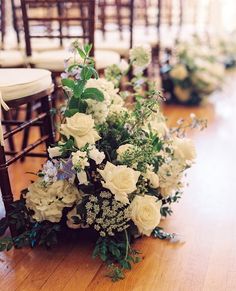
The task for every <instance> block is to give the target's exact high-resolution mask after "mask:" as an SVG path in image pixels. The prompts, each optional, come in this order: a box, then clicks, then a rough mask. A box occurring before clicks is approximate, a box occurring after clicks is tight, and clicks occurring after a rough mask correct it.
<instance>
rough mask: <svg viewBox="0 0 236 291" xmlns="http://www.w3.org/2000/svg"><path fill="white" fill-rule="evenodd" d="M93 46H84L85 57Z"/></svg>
mask: <svg viewBox="0 0 236 291" xmlns="http://www.w3.org/2000/svg"><path fill="white" fill-rule="evenodd" d="M92 47H93V45H92V44H85V45H84V51H85V52H86V54H87V55H89V53H90V51H91V49H92Z"/></svg>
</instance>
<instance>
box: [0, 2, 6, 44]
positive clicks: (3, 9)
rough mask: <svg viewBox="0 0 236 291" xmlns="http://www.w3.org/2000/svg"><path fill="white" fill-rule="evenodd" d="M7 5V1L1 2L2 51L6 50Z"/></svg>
mask: <svg viewBox="0 0 236 291" xmlns="http://www.w3.org/2000/svg"><path fill="white" fill-rule="evenodd" d="M5 11H6V5H5V0H0V32H1V46H0V49H3V48H4V40H5V34H6V21H5V20H6V19H5V17H6V14H5Z"/></svg>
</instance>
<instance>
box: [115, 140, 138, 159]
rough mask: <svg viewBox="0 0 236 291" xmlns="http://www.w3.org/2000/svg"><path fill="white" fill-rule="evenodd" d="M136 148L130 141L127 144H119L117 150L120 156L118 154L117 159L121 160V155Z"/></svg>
mask: <svg viewBox="0 0 236 291" xmlns="http://www.w3.org/2000/svg"><path fill="white" fill-rule="evenodd" d="M134 148H135V146H134V145H132V144H129V143H127V144H123V145H121V146H119V147H118V149H117V150H116V152H117V155H118V156H117V159H118V160H120V157H121V156H122V155H123V154H124V153H125V152H127V151H129V150H132V149H134Z"/></svg>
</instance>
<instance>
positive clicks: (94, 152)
mask: <svg viewBox="0 0 236 291" xmlns="http://www.w3.org/2000/svg"><path fill="white" fill-rule="evenodd" d="M89 157H90V159H92V160H94V161H95V163H96V165H100V164H101V163H102V162H103V160H104V159H105V154H104V152H99V150H98V149H97V148H95V147H93V148H92V149H91V150H90V151H89Z"/></svg>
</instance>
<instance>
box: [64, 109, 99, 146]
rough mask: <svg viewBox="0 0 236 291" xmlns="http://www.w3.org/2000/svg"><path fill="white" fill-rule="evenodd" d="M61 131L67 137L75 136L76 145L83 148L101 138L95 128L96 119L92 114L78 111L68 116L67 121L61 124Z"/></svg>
mask: <svg viewBox="0 0 236 291" xmlns="http://www.w3.org/2000/svg"><path fill="white" fill-rule="evenodd" d="M61 132H62V134H64V135H65V136H66V137H67V138H69V137H70V136H72V137H74V139H75V142H76V145H77V146H78V148H81V147H83V146H85V145H86V144H87V143H88V144H95V142H96V141H98V140H99V139H100V136H99V135H98V133H97V131H96V130H95V129H94V120H93V118H92V116H91V115H87V114H84V113H76V114H75V115H73V116H72V117H67V118H66V123H65V124H62V125H61Z"/></svg>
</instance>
